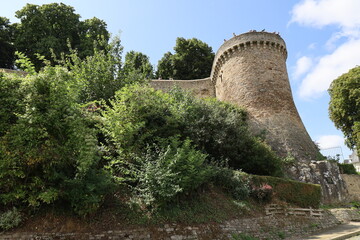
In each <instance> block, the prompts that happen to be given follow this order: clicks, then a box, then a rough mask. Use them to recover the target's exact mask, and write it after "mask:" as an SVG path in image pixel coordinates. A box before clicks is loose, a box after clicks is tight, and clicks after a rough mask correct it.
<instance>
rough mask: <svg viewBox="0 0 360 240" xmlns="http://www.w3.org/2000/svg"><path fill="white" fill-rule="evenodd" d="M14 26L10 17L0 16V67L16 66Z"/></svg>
mask: <svg viewBox="0 0 360 240" xmlns="http://www.w3.org/2000/svg"><path fill="white" fill-rule="evenodd" d="M13 38H14V27H13V26H12V25H10V21H9V19H7V18H5V17H0V68H9V69H12V68H13V67H14V60H15V55H14V54H15V47H14V46H13V44H12V43H13Z"/></svg>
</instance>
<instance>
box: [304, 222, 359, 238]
mask: <svg viewBox="0 0 360 240" xmlns="http://www.w3.org/2000/svg"><path fill="white" fill-rule="evenodd" d="M356 235H360V222H349V223H346V224H341V225H338V226H336V227H334V228H331V229H326V230H323V231H320V232H318V233H317V234H315V235H312V236H309V237H306V238H303V240H342V239H348V238H350V237H353V236H356Z"/></svg>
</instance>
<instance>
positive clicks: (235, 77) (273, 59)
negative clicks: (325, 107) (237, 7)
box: [211, 32, 318, 162]
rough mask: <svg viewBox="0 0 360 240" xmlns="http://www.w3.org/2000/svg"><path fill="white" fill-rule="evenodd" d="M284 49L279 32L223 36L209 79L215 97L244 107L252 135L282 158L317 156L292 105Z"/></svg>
mask: <svg viewBox="0 0 360 240" xmlns="http://www.w3.org/2000/svg"><path fill="white" fill-rule="evenodd" d="M286 58H287V51H286V45H285V42H284V40H283V39H282V38H281V37H280V36H279V35H277V34H273V33H267V32H248V33H245V34H241V35H238V36H236V37H233V38H232V39H230V40H228V41H226V42H225V43H224V44H223V45H222V46H221V47H220V49H219V50H218V52H217V54H216V56H215V60H214V63H213V67H212V73H211V79H212V81H213V83H214V85H215V90H216V97H217V98H218V99H219V100H221V101H227V102H231V103H234V104H237V105H239V106H242V107H244V108H245V109H246V110H247V111H248V113H249V117H250V127H251V129H252V131H253V132H254V133H255V134H260V133H262V132H263V133H264V134H265V136H266V140H267V142H268V143H269V145H270V146H271V147H272V148H273V150H274V151H276V152H277V153H278V155H280V156H281V157H286V156H287V155H289V154H290V155H292V156H293V157H296V159H298V160H299V161H302V162H308V161H309V160H310V159H312V160H315V159H316V155H317V152H318V151H317V148H316V146H315V144H314V143H313V142H312V140H311V139H310V137H309V135H308V133H307V131H306V129H305V127H304V125H303V123H302V121H301V119H300V116H299V114H298V112H297V109H296V107H295V104H294V101H293V97H292V93H291V88H290V83H289V79H288V74H287V70H286Z"/></svg>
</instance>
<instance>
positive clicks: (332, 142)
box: [315, 135, 344, 150]
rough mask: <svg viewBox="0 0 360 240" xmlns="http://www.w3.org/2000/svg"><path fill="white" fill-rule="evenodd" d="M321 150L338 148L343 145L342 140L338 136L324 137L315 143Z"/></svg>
mask: <svg viewBox="0 0 360 240" xmlns="http://www.w3.org/2000/svg"><path fill="white" fill-rule="evenodd" d="M315 142H316V143H317V144H318V145H319V148H320V149H321V150H323V149H329V148H335V147H340V146H343V145H344V138H343V137H341V136H338V135H325V136H321V137H319V139H318V140H317V141H315Z"/></svg>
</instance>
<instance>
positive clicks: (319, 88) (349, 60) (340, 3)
mask: <svg viewBox="0 0 360 240" xmlns="http://www.w3.org/2000/svg"><path fill="white" fill-rule="evenodd" d="M359 12H360V1H359V0H303V1H301V2H300V3H298V4H296V5H295V6H294V8H293V10H292V12H291V13H292V18H291V21H290V23H298V24H300V25H304V26H310V27H317V28H321V27H324V26H327V25H335V26H337V27H338V31H337V32H334V33H333V35H332V37H331V38H330V39H328V41H327V42H326V43H325V45H326V46H327V48H328V50H330V51H332V52H331V53H329V54H327V55H324V56H318V57H317V58H316V59H318V60H317V61H316V62H315V63H314V65H313V67H312V68H311V70H310V71H308V73H307V74H306V75H305V76H304V78H303V80H302V83H301V85H300V89H299V94H300V97H302V98H307V99H309V98H316V97H319V96H321V95H322V93H323V92H325V91H326V90H327V89H328V88H329V86H330V84H331V82H332V80H334V79H336V78H337V77H338V76H340V75H341V74H343V73H345V72H347V71H348V70H349V69H351V68H353V67H355V66H356V65H359V64H360V14H359ZM339 39H343V40H344V41H341V44H339V42H340V41H339ZM302 58H306V57H302ZM302 58H300V59H302ZM300 59H299V60H300ZM299 60H298V63H297V67H296V71H295V73H294V76H301V75H303V74H305V73H306V71H305V70H304V71H302V69H305V67H306V60H302V61H305V62H304V63H302V64H304V65H305V66H301V62H300V63H299ZM308 70H309V69H308Z"/></svg>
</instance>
